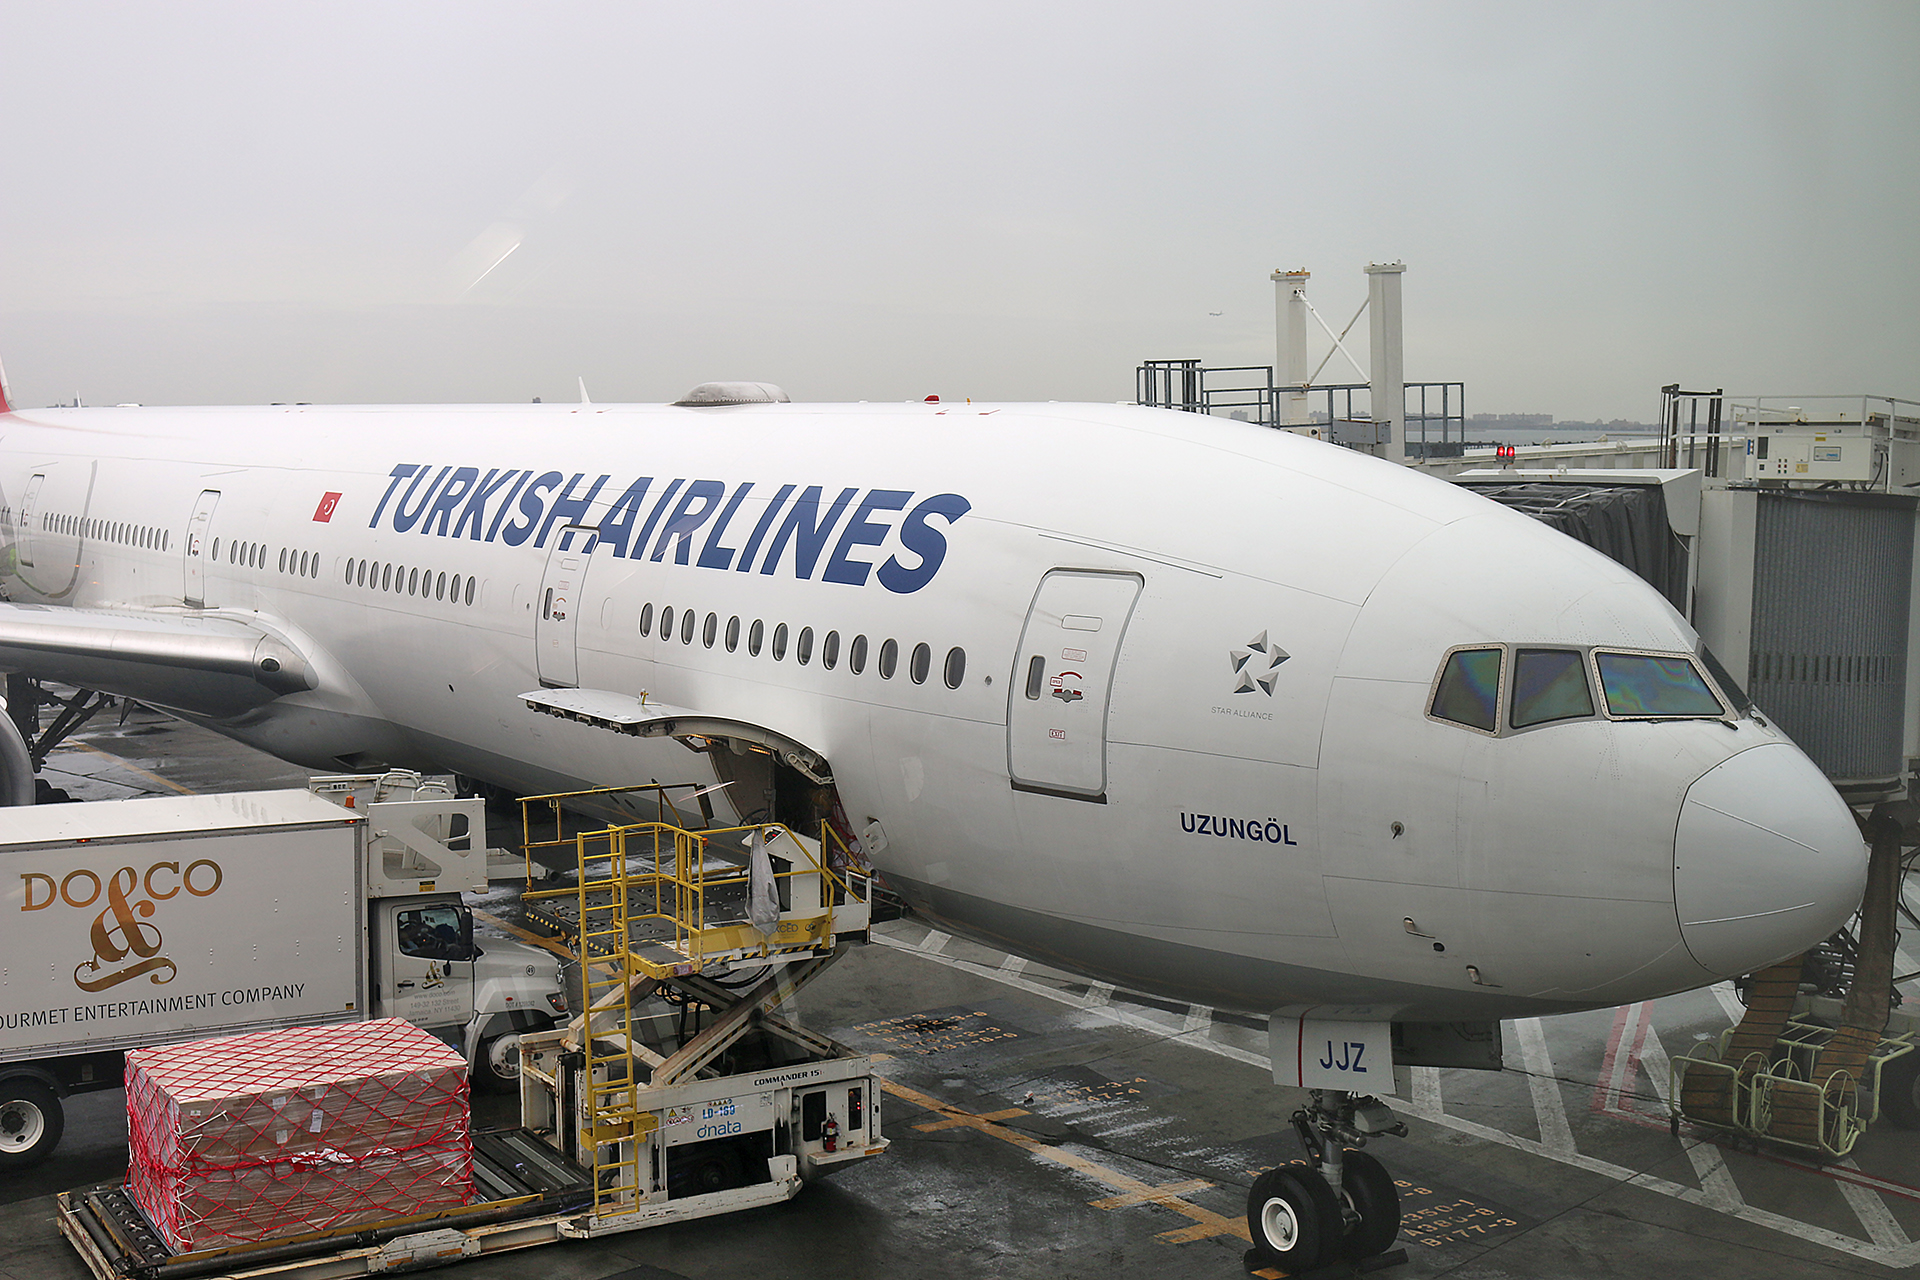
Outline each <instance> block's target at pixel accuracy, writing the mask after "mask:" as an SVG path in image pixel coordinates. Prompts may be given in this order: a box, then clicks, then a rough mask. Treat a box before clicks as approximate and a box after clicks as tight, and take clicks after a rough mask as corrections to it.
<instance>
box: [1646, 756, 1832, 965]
mask: <svg viewBox="0 0 1920 1280" xmlns="http://www.w3.org/2000/svg"><path fill="white" fill-rule="evenodd" d="M1866 884H1867V848H1866V844H1865V842H1864V841H1862V839H1861V837H1860V828H1859V827H1858V826H1856V825H1855V823H1854V821H1853V814H1852V813H1851V812H1850V811H1849V810H1848V809H1847V806H1846V804H1845V802H1843V801H1842V800H1841V799H1840V796H1839V794H1838V793H1837V792H1835V791H1834V789H1833V787H1832V786H1830V785H1829V784H1828V782H1827V780H1826V778H1825V777H1823V776H1822V775H1821V773H1820V771H1819V770H1818V769H1817V768H1815V767H1814V764H1813V762H1812V761H1811V760H1809V759H1807V757H1806V756H1805V755H1803V754H1801V752H1800V750H1799V748H1797V747H1793V746H1789V745H1787V744H1785V743H1777V742H1776V743H1768V744H1767V745H1765V746H1759V747H1754V748H1752V749H1751V750H1748V751H1743V752H1741V753H1740V754H1739V755H1736V756H1733V757H1732V758H1730V759H1728V760H1724V761H1722V762H1721V763H1720V764H1718V765H1716V766H1714V767H1713V768H1711V769H1709V770H1707V772H1706V773H1704V774H1702V775H1701V776H1700V777H1699V778H1698V779H1697V780H1695V782H1694V784H1693V785H1692V786H1691V787H1689V788H1688V789H1687V798H1686V800H1685V801H1684V802H1682V804H1681V806H1680V825H1679V827H1678V829H1677V830H1676V831H1675V834H1674V841H1673V902H1674V906H1675V908H1676V909H1677V910H1678V911H1679V914H1680V936H1681V937H1682V938H1683V939H1684V940H1685V941H1686V944H1687V950H1688V951H1689V952H1691V953H1692V954H1693V958H1694V959H1695V960H1697V961H1698V962H1699V963H1700V964H1701V965H1703V966H1705V967H1706V968H1707V969H1709V970H1711V971H1712V973H1713V974H1714V976H1715V977H1720V978H1725V977H1731V976H1733V975H1735V974H1741V973H1751V972H1752V971H1754V970H1755V969H1759V968H1763V967H1765V966H1766V965H1769V964H1772V963H1773V962H1774V961H1776V960H1779V959H1781V958H1783V957H1785V956H1790V955H1792V954H1793V953H1794V952H1796V951H1800V950H1803V949H1805V948H1807V947H1809V946H1812V945H1813V944H1814V943H1816V942H1818V941H1820V940H1821V939H1822V938H1825V937H1827V936H1828V935H1830V934H1831V933H1833V931H1834V930H1835V929H1838V928H1839V927H1840V926H1841V925H1842V924H1844V923H1845V922H1846V920H1847V917H1848V916H1850V915H1852V914H1853V912H1854V910H1855V908H1857V907H1858V906H1859V905H1860V895H1861V894H1862V893H1863V892H1865V890H1866Z"/></svg>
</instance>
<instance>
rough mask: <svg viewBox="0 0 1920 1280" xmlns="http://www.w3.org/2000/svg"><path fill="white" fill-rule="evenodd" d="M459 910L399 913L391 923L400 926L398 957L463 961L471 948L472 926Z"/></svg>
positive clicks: (439, 909) (432, 908)
mask: <svg viewBox="0 0 1920 1280" xmlns="http://www.w3.org/2000/svg"><path fill="white" fill-rule="evenodd" d="M469 919H470V918H463V913H462V911H461V910H460V908H458V907H450V906H435V907H420V908H418V909H416V910H413V911H402V912H400V913H399V914H398V915H397V916H396V917H395V920H394V923H395V924H396V925H398V926H399V933H400V954H401V955H403V956H419V957H421V958H422V959H425V960H466V959H468V958H470V955H471V953H472V951H473V945H472V943H471V941H470V940H469V935H470V930H471V928H472V925H471V924H470V923H469Z"/></svg>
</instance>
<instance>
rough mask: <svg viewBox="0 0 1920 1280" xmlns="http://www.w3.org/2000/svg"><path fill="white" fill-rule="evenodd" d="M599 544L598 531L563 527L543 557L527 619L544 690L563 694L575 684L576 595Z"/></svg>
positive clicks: (578, 602) (577, 665) (578, 600)
mask: <svg viewBox="0 0 1920 1280" xmlns="http://www.w3.org/2000/svg"><path fill="white" fill-rule="evenodd" d="M599 541H600V531H599V530H598V529H588V528H583V527H582V526H580V525H568V526H567V527H565V528H564V529H562V530H560V536H559V538H558V539H557V540H555V542H554V544H553V550H552V551H550V552H548V553H547V571H546V574H545V576H543V577H542V578H541V580H540V598H539V600H538V601H536V602H535V607H534V618H533V647H534V667H535V669H536V670H537V671H538V672H539V675H540V683H541V685H542V686H544V687H546V688H549V689H565V688H571V687H572V686H574V685H577V684H579V683H580V655H579V649H578V646H577V641H578V636H579V630H580V608H581V600H582V596H581V593H582V592H583V591H584V590H585V589H586V580H587V566H588V565H590V564H592V563H593V548H594V545H595V544H596V543H598V542H599Z"/></svg>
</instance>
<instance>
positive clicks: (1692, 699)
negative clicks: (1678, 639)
mask: <svg viewBox="0 0 1920 1280" xmlns="http://www.w3.org/2000/svg"><path fill="white" fill-rule="evenodd" d="M1595 657H1596V659H1597V660H1598V662H1599V665H1600V688H1601V690H1602V691H1603V692H1604V693H1605V695H1606V700H1607V714H1608V715H1612V716H1724V715H1726V714H1727V712H1726V708H1724V707H1722V706H1721V705H1720V699H1718V698H1716V697H1714V696H1713V690H1711V689H1709V688H1708V687H1707V682H1706V681H1705V680H1703V679H1701V677H1700V671H1699V669H1698V668H1696V667H1695V666H1694V665H1693V661H1692V659H1690V658H1685V657H1681V656H1679V655H1677V654H1676V655H1662V654H1650V653H1601V654H1596V655H1595Z"/></svg>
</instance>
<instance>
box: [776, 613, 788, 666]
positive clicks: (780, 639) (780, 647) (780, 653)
mask: <svg viewBox="0 0 1920 1280" xmlns="http://www.w3.org/2000/svg"><path fill="white" fill-rule="evenodd" d="M786 656H787V624H786V623H784V622H783V623H781V624H780V625H779V626H777V627H775V628H774V629H773V660H774V661H775V662H778V661H780V660H781V659H782V658H784V657H786Z"/></svg>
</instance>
